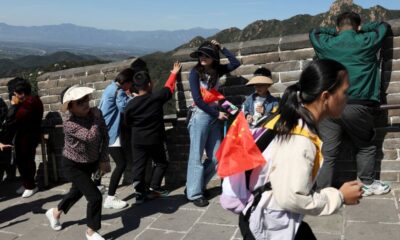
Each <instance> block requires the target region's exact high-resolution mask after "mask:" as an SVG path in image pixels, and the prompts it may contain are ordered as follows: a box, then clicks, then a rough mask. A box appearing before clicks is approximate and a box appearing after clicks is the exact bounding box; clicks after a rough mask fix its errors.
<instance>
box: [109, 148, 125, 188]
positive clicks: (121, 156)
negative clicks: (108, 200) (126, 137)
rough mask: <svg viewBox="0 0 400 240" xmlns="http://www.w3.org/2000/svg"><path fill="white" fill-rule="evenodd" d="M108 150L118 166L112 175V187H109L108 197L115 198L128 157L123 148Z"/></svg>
mask: <svg viewBox="0 0 400 240" xmlns="http://www.w3.org/2000/svg"><path fill="white" fill-rule="evenodd" d="M108 150H109V152H110V155H111V157H112V159H113V160H114V162H115V165H116V167H115V169H114V171H113V172H112V174H111V180H110V186H109V187H108V195H109V196H114V195H115V191H116V190H117V188H118V184H119V181H120V180H121V177H122V174H123V173H124V171H125V168H126V164H127V162H128V161H127V155H126V153H125V151H124V149H123V148H122V147H109V148H108Z"/></svg>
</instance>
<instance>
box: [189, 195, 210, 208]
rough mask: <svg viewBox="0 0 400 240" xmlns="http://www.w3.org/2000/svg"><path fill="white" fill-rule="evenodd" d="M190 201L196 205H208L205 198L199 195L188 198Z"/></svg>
mask: <svg viewBox="0 0 400 240" xmlns="http://www.w3.org/2000/svg"><path fill="white" fill-rule="evenodd" d="M190 201H191V202H193V204H194V205H195V206H197V207H206V206H208V204H209V202H208V200H207V199H206V198H204V197H201V198H198V199H195V200H190Z"/></svg>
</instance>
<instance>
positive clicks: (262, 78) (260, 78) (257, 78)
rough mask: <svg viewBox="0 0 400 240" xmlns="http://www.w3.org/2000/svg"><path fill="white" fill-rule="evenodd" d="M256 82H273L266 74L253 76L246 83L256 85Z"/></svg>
mask: <svg viewBox="0 0 400 240" xmlns="http://www.w3.org/2000/svg"><path fill="white" fill-rule="evenodd" d="M258 84H270V85H272V84H274V81H273V80H272V79H271V78H269V77H266V76H255V77H253V78H252V79H250V81H249V82H248V83H246V85H258Z"/></svg>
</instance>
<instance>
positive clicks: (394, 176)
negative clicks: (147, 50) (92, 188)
mask: <svg viewBox="0 0 400 240" xmlns="http://www.w3.org/2000/svg"><path fill="white" fill-rule="evenodd" d="M390 24H391V26H392V30H393V36H392V37H388V38H387V39H386V41H385V43H384V49H383V51H382V54H383V56H384V61H383V71H382V80H383V81H382V82H383V86H382V88H383V89H382V91H383V95H384V103H387V104H400V85H399V81H400V19H398V20H392V21H390ZM224 46H225V47H226V48H228V49H230V50H231V51H233V52H234V53H235V54H236V56H237V58H238V59H239V61H240V62H241V63H242V65H241V66H240V67H239V68H238V69H236V70H235V71H233V72H232V73H231V74H230V75H229V76H226V77H223V78H222V79H221V80H222V81H221V82H222V86H221V88H220V91H221V92H222V93H223V94H224V95H225V96H227V99H228V100H230V101H231V102H233V103H235V104H237V105H240V104H241V103H242V102H243V101H244V97H245V96H246V95H249V94H250V93H252V92H253V91H254V90H253V88H252V87H246V86H245V85H244V84H245V83H246V82H247V81H248V79H250V78H251V77H252V74H253V72H254V71H255V70H256V69H257V68H259V67H266V68H268V69H270V70H271V71H272V78H273V80H274V85H272V86H271V88H270V91H271V93H272V94H273V95H275V96H282V94H283V91H284V90H285V89H286V87H287V86H289V85H291V84H294V83H295V82H296V81H297V80H298V79H299V76H300V73H301V71H302V70H303V69H304V68H305V67H306V65H307V64H308V63H309V62H310V61H312V59H313V57H314V55H315V53H314V50H313V49H312V46H311V43H310V42H309V40H308V34H299V35H291V36H284V37H280V38H268V39H260V40H254V41H247V42H237V43H230V44H224ZM193 50H195V49H182V50H179V51H178V52H176V53H175V55H174V56H175V58H176V59H179V60H181V61H183V71H182V81H181V82H179V83H178V92H177V93H176V99H177V102H176V107H177V115H178V121H177V124H176V127H177V129H176V133H175V134H174V135H173V138H172V139H173V140H172V139H171V140H172V141H174V143H173V144H172V145H173V146H172V147H171V148H172V150H171V152H170V153H171V154H172V155H177V156H179V157H178V158H177V159H179V160H176V161H177V163H176V166H175V167H176V168H178V167H179V169H184V168H186V161H187V152H188V149H189V141H188V136H187V130H186V129H185V128H184V123H183V120H184V118H183V117H184V116H185V115H186V111H187V106H189V105H190V104H191V103H192V102H193V99H192V98H191V94H190V89H189V82H188V76H189V71H190V69H191V68H192V67H193V66H195V64H196V62H195V61H193V59H191V58H190V57H189V54H190V52H192V51H193ZM221 62H222V63H226V62H227V59H222V61H221ZM399 113H400V109H391V110H384V111H380V112H379V113H378V114H377V117H376V123H377V129H376V130H377V136H376V140H375V142H376V144H377V146H378V149H379V151H378V154H377V158H378V160H379V161H378V163H377V166H376V169H377V173H378V176H379V177H380V178H381V179H383V180H388V181H394V182H399V181H400V159H399V156H400V155H399V150H400V127H399V124H400V115H399ZM343 145H344V146H343V147H344V149H343V151H342V153H341V155H340V162H339V163H338V165H339V172H338V178H337V179H338V180H340V181H342V180H346V179H354V178H355V176H356V172H355V171H356V170H355V169H356V163H355V160H354V150H353V147H352V145H351V142H350V141H348V140H347V141H345V142H344V144H343Z"/></svg>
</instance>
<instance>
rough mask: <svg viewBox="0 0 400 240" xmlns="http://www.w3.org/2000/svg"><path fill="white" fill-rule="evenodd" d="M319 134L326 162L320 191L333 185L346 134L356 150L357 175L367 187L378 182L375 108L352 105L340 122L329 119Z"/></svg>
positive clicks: (320, 173)
mask: <svg viewBox="0 0 400 240" xmlns="http://www.w3.org/2000/svg"><path fill="white" fill-rule="evenodd" d="M319 133H320V136H321V140H322V142H323V143H324V144H323V145H322V154H323V156H324V163H323V165H322V167H321V170H320V172H319V174H318V177H317V188H318V189H321V188H325V187H330V186H332V183H333V179H334V171H335V166H336V162H337V158H338V156H339V153H340V146H341V143H342V141H343V135H344V134H346V135H348V136H349V137H350V140H351V141H352V142H353V143H354V145H355V147H356V161H357V176H358V177H359V178H360V179H361V181H362V182H363V183H364V184H371V183H372V182H373V181H374V179H375V160H376V159H375V155H376V146H375V144H374V142H373V141H372V140H373V137H374V109H373V108H371V107H368V106H363V105H357V104H348V105H347V106H346V107H345V109H344V111H343V113H342V116H341V118H340V119H330V118H328V119H325V120H323V121H322V122H321V123H320V126H319Z"/></svg>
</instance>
